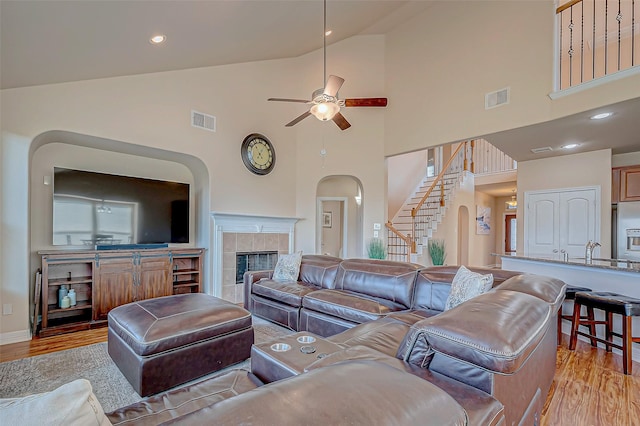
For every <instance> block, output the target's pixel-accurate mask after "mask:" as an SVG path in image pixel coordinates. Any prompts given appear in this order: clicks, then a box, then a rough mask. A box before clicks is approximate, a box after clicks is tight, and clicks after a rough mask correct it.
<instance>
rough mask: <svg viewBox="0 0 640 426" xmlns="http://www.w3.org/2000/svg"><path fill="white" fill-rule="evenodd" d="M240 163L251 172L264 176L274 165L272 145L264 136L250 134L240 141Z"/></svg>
mask: <svg viewBox="0 0 640 426" xmlns="http://www.w3.org/2000/svg"><path fill="white" fill-rule="evenodd" d="M241 155H242V161H243V162H244V165H245V166H246V167H247V169H249V170H250V171H251V172H253V173H255V174H257V175H266V174H268V173H269V172H271V170H273V166H275V163H276V153H275V151H274V149H273V145H271V142H269V139H267V138H266V137H265V136H263V135H261V134H259V133H252V134H250V135H249V136H247V137H246V138H244V141H242V148H241Z"/></svg>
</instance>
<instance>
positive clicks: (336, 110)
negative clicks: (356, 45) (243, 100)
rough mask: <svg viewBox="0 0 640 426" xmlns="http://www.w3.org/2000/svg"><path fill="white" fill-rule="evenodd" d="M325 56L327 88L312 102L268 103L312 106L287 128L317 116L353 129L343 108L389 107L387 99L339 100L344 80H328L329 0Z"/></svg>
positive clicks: (273, 99) (314, 93)
mask: <svg viewBox="0 0 640 426" xmlns="http://www.w3.org/2000/svg"><path fill="white" fill-rule="evenodd" d="M322 50H323V55H324V82H325V86H324V88H322V89H318V90H316V91H314V92H313V94H312V95H311V100H310V101H307V100H303V99H286V98H269V99H267V100H268V101H277V102H297V103H304V104H310V105H311V108H309V110H308V111H306V112H304V113H302V114H301V115H299V116H298V117H296V118H294V119H293V120H292V121H290V122H289V123H287V124H285V126H286V127H291V126H294V125H296V124H298V123H299V122H301V121H302V120H304V119H305V118H307V117H308V116H310V115H313V116H315V117H316V118H317V119H318V120H320V121H328V120H333V122H334V123H336V124H337V125H338V127H340V129H341V130H346V129H348V128H349V127H351V124H350V123H349V122H348V121H347V119H346V118H344V116H343V115H342V114H341V113H340V108H342V107H385V106H387V98H355V99H339V98H338V91H339V90H340V87H342V84H343V83H344V79H343V78H341V77H338V76H335V75H330V76H329V79H327V0H324V35H323V48H322Z"/></svg>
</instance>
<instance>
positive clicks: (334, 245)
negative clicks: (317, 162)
mask: <svg viewBox="0 0 640 426" xmlns="http://www.w3.org/2000/svg"><path fill="white" fill-rule="evenodd" d="M363 206H364V194H363V189H362V183H361V182H360V180H359V179H357V178H356V177H354V176H347V175H342V176H327V177H325V178H323V179H322V180H320V182H318V186H317V189H316V244H315V246H316V253H319V254H329V255H331V256H337V257H342V258H349V257H362V255H363V241H362V239H363V234H362V232H363V231H362V223H363V218H362V215H363Z"/></svg>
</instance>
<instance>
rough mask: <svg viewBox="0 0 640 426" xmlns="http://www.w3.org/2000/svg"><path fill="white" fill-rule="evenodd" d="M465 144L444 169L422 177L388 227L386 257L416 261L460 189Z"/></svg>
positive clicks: (465, 162)
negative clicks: (430, 175)
mask: <svg viewBox="0 0 640 426" xmlns="http://www.w3.org/2000/svg"><path fill="white" fill-rule="evenodd" d="M467 145H468V143H467V142H463V143H461V144H460V145H459V146H458V148H457V149H456V151H455V152H454V154H453V155H452V156H451V158H450V159H449V161H448V162H447V163H446V164H445V166H444V167H443V170H442V171H441V172H440V173H439V174H438V175H437V176H435V177H425V178H423V180H422V182H421V183H420V184H419V185H418V187H417V188H416V189H415V191H414V192H413V194H412V195H411V196H410V197H409V198H408V199H407V200H406V202H405V203H404V205H403V206H402V208H401V209H400V210H399V211H398V213H396V215H395V216H394V217H393V219H392V220H391V221H390V222H388V223H387V224H386V227H387V253H388V259H389V260H397V261H409V262H416V258H417V256H419V255H421V254H422V252H423V249H424V247H425V246H426V245H427V242H428V239H429V238H431V237H432V235H433V232H434V231H435V230H437V228H438V224H439V223H441V222H442V219H443V217H444V215H445V213H446V209H447V206H448V205H449V201H451V200H452V199H453V197H454V196H455V192H456V189H457V188H459V186H460V183H461V181H462V178H463V176H464V173H463V172H464V171H465V170H466V169H467V167H466V166H467V151H468V146H467Z"/></svg>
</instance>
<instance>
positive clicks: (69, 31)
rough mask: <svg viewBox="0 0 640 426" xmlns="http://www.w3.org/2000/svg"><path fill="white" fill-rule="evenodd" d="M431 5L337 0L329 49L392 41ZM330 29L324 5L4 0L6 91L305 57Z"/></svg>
mask: <svg viewBox="0 0 640 426" xmlns="http://www.w3.org/2000/svg"><path fill="white" fill-rule="evenodd" d="M429 4H430V3H429V2H428V1H406V0H364V1H354V0H346V1H345V0H329V1H328V2H327V27H328V28H330V29H331V30H333V33H332V34H331V35H330V36H329V37H328V38H327V42H328V43H333V42H336V41H339V40H342V39H344V38H348V37H351V36H353V35H356V34H383V33H385V32H387V31H388V30H389V29H390V28H393V27H394V26H395V25H397V24H398V23H400V22H403V21H405V20H406V19H408V18H410V17H412V16H414V15H415V14H417V13H419V12H420V11H422V10H424V9H425V8H427V7H428V6H429ZM323 32H324V23H323V2H322V1H321V0H295V1H292V0H279V1H278V0H276V1H274V0H225V1H221V0H206V1H203V0H199V1H188V0H169V1H157V0H128V1H126V0H125V1H119V0H110V1H104V0H96V1H89V0H79V1H78V0H76V1H58V0H45V1H35V0H28V1H27V0H2V1H0V42H1V44H0V54H1V56H0V61H1V62H0V63H1V64H2V69H1V87H2V88H3V89H6V88H14V87H24V86H32V85H38V84H48V83H61V82H66V81H77V80H87V79H94V78H103V77H114V76H122V75H132V74H142V73H151V72H159V71H169V70H179V69H187V68H197V67H205V66H213V65H223V64H231V63H241V62H251V61H262V60H268V59H281V58H290V57H296V56H300V55H303V54H306V53H309V52H311V51H314V50H317V49H319V48H321V47H322V42H323V39H322V35H323ZM158 33H161V34H164V35H166V36H167V41H166V42H165V43H164V44H162V45H161V46H153V45H151V43H149V39H150V38H151V36H152V35H154V34H158Z"/></svg>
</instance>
